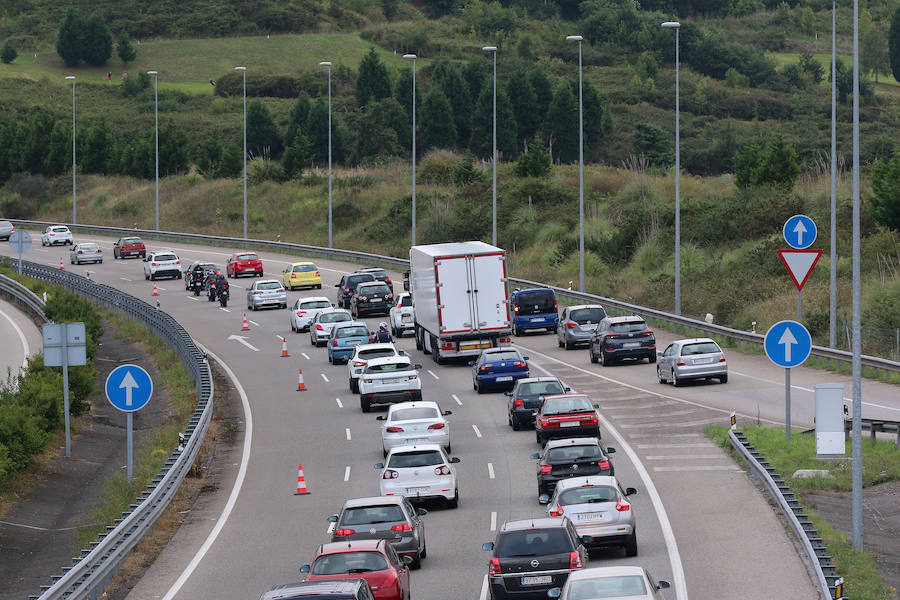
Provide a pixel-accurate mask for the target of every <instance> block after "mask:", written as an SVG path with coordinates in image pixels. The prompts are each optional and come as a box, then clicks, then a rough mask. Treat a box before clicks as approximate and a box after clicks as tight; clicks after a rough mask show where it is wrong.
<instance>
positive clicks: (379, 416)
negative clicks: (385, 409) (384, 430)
mask: <svg viewBox="0 0 900 600" xmlns="http://www.w3.org/2000/svg"><path fill="white" fill-rule="evenodd" d="M385 419H387V417H385V416H384V415H378V416H377V417H375V420H376V421H384V420H385Z"/></svg>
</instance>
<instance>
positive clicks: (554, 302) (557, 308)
mask: <svg viewBox="0 0 900 600" xmlns="http://www.w3.org/2000/svg"><path fill="white" fill-rule="evenodd" d="M553 312H559V304H557V303H556V298H553Z"/></svg>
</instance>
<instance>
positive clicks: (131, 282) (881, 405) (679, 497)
mask: <svg viewBox="0 0 900 600" xmlns="http://www.w3.org/2000/svg"><path fill="white" fill-rule="evenodd" d="M80 241H99V242H100V243H101V246H102V247H103V248H104V250H105V251H108V252H109V253H110V254H109V256H111V247H112V241H114V240H112V239H109V238H100V237H96V236H81V235H76V242H80ZM165 248H173V249H174V250H176V252H177V253H178V255H179V256H180V257H181V259H182V263H183V265H186V264H188V263H189V262H191V261H192V260H196V259H204V260H211V261H213V262H216V263H217V264H219V265H224V262H225V258H226V256H228V254H229V252H228V251H227V250H226V249H222V248H203V247H199V246H195V245H179V244H174V245H166V246H161V245H159V244H156V243H154V242H150V243H148V250H150V249H165ZM67 253H68V249H67V248H65V249H64V248H51V249H45V248H40V247H38V248H33V249H32V251H31V252H29V254H28V255H27V257H26V258H28V259H30V260H34V261H37V262H41V263H44V264H49V265H53V266H58V265H59V259H60V257H63V258H65V259H66V261H65V263H66V264H65V268H66V269H67V270H71V271H73V272H75V273H79V274H84V273H85V272H86V271H90V274H91V275H90V276H91V278H92V279H93V280H95V281H99V282H102V283H106V284H108V285H112V286H114V287H117V288H119V289H121V290H123V291H126V292H128V293H130V294H133V295H135V296H137V297H139V298H142V299H145V300H147V301H149V302H152V301H153V300H154V298H152V297H151V295H150V294H151V291H152V283H150V282H146V281H144V278H143V273H142V263H141V262H140V261H139V260H126V261H113V260H109V259H108V260H107V261H106V262H105V263H104V264H102V265H84V266H70V265H69V264H68V260H67ZM260 256H261V258H262V260H263V263H264V265H265V269H266V272H267V274H272V275H273V276H274V277H278V275H279V274H280V271H281V268H282V267H283V266H284V265H286V264H287V263H288V261H293V260H302V259H303V257H299V256H298V257H288V256H285V255H278V254H267V253H264V252H263V253H260ZM315 262H316V263H317V264H318V265H319V267H320V269H321V272H322V276H323V283H324V286H323V288H324V289H323V290H321V291H320V290H309V291H305V290H304V291H295V292H288V303H289V304H290V303H291V302H293V300H294V299H295V298H296V297H298V296H311V295H325V296H328V297H329V298H331V299H334V297H335V289H334V287H333V286H334V284H335V283H336V282H337V280H338V279H339V278H340V274H341V273H344V272H347V271H352V270H355V269H356V268H357V266H356V265H347V264H342V263H337V262H333V261H324V260H315ZM395 276H396V279H395V280H394V281H395V290H401V289H402V283H401V282H402V280H401V278H400V275H399V274H397V273H394V274H392V277H395ZM250 281H252V279H251V280H250ZM242 283H243V282H242V281H241V280H232V302H231V303H230V304H229V307H228V308H227V309H222V308H220V307H219V306H218V304H217V303H216V304H213V303H209V302H207V300H206V299H205V297H203V296H200V297H199V298H195V297H194V296H193V295H189V294H188V293H186V292H185V290H184V283H183V281H182V280H163V281H159V282H158V286H159V291H160V296H159V298H158V300H159V302H160V307H161V308H162V309H163V310H166V311H167V312H169V313H170V314H172V315H173V316H174V317H175V318H176V319H178V320H179V322H181V323H182V325H183V326H184V327H185V328H186V329H187V330H188V331H189V332H190V333H191V335H192V336H194V338H195V339H196V340H197V341H198V342H199V343H200V344H202V345H203V346H204V347H206V348H207V349H208V350H209V351H210V352H211V354H212V355H214V356H215V357H217V358H218V359H219V360H221V363H222V364H223V365H224V366H225V368H226V370H227V371H228V372H229V374H230V375H231V376H232V377H233V381H234V383H235V386H236V387H237V388H238V390H239V391H242V392H243V394H244V411H245V418H244V430H243V432H242V433H243V436H244V437H243V446H241V451H240V452H236V453H235V454H234V457H233V461H231V465H232V468H231V471H229V472H228V473H225V474H224V476H223V486H222V488H221V490H220V492H219V493H218V494H216V495H215V497H214V498H211V499H207V500H205V501H204V503H203V504H202V505H201V506H199V507H197V508H196V509H195V510H194V512H193V514H192V515H191V516H190V518H189V519H188V522H187V524H186V526H184V527H183V528H182V530H181V531H180V532H179V533H178V534H177V535H176V537H175V539H174V540H173V542H172V543H171V544H169V546H168V547H167V548H166V550H165V551H164V552H162V553H161V555H160V557H159V558H158V560H157V562H156V564H155V565H154V566H153V567H151V569H150V570H149V571H148V573H147V574H146V575H145V577H144V578H143V579H142V580H141V582H140V583H139V584H138V585H137V586H136V587H135V588H134V589H133V590H132V591H131V593H130V594H129V599H130V600H144V599H148V600H149V599H151V598H153V599H156V598H178V599H192V598H202V597H217V598H233V599H237V598H258V597H259V595H260V594H261V593H262V592H263V591H265V590H266V589H268V587H270V586H271V585H274V584H278V583H287V582H292V581H298V580H300V579H301V577H300V574H299V570H298V567H299V565H301V564H303V563H307V562H309V561H310V559H311V558H312V555H313V553H314V551H315V548H316V546H317V545H318V544H320V543H323V542H326V541H329V537H328V536H327V533H326V530H327V528H328V525H329V523H327V521H326V519H327V517H328V516H329V515H331V514H334V513H336V512H337V511H338V510H339V509H340V506H341V504H342V503H343V501H344V500H345V499H347V498H352V497H360V496H367V495H377V493H378V485H377V479H376V478H377V471H376V470H375V469H374V467H373V466H374V464H375V463H377V462H380V461H381V460H382V456H381V452H380V451H379V450H378V448H379V447H380V432H379V428H378V422H376V421H375V416H376V415H377V412H376V413H372V414H363V413H362V412H361V411H360V409H359V402H358V397H357V396H356V395H354V394H352V393H351V392H350V391H349V388H348V386H347V369H346V366H345V365H340V366H332V365H330V364H329V363H328V360H327V355H326V353H325V350H324V348H314V347H312V346H310V344H309V338H308V335H304V334H292V333H291V330H290V325H289V321H288V313H287V311H284V310H267V311H260V312H252V313H251V312H249V311H248V312H247V317H248V319H250V321H251V323H250V327H251V330H250V331H248V332H241V331H240V330H241V316H242V313H244V312H245V305H244V304H243V303H242V300H243V297H244V295H243V293H242V292H243V290H242V287H243V285H242ZM247 285H249V283H248V284H247ZM365 320H366V321H367V322H368V323H369V324H370V327H372V326H374V325H376V324H377V323H378V322H379V321H382V320H387V318H386V317H375V318H371V319H365ZM232 335H242V336H245V339H244V342H246V343H240V342H239V341H237V340H229V339H228V338H229V336H232ZM282 335H283V336H286V337H287V339H288V348H289V352H290V354H291V356H290V357H289V358H280V357H279V354H280V350H281V341H280V339H279V336H282ZM673 339H675V336H674V335H672V334H670V333H668V332H664V331H657V340H658V345H659V346H660V347H664V346H665V344H667V343H668V342H669V341H671V340H673ZM514 342H515V343H516V345H518V346H519V347H521V348H522V349H523V350H524V353H525V354H526V355H527V356H529V357H530V361H529V362H530V367H531V370H532V373H533V374H536V375H537V374H547V373H549V374H554V375H557V376H559V377H560V378H561V379H563V380H564V381H565V382H566V383H567V384H569V385H571V386H572V387H573V388H574V389H576V390H578V391H581V392H586V393H588V394H589V395H590V396H591V397H592V399H593V401H594V402H596V403H598V404H599V405H600V410H599V412H600V415H601V417H602V420H601V430H602V432H603V440H604V443H605V445H608V446H613V447H614V448H616V450H617V453H616V454H615V455H613V461H614V463H615V467H616V475H617V477H618V479H619V480H620V481H621V482H622V484H623V486H628V487H635V488H637V489H638V494H637V495H635V496H633V497H632V498H631V500H632V502H633V505H634V510H635V512H636V515H637V521H638V547H639V554H638V556H637V557H636V558H632V559H628V558H625V557H624V554H622V553H620V551H618V550H607V551H601V552H600V553H597V554H595V555H593V556H592V559H591V562H590V566H599V565H606V564H639V565H642V566H646V567H647V568H648V569H649V570H650V571H651V573H652V574H653V575H654V576H655V577H656V578H658V579H665V580H668V581H670V582H671V583H672V584H673V589H671V590H668V591H666V592H665V593H664V597H666V598H667V599H673V600H674V599H675V598H677V599H678V600H686V599H687V598H693V599H700V600H706V599H709V600H713V599H718V598H722V597H728V598H732V599H739V598H748V599H749V598H760V597H770V598H776V597H777V598H792V599H805V598H810V599H811V598H814V597H816V593H815V590H814V588H813V586H812V585H811V583H810V579H809V576H808V575H807V572H806V569H805V567H804V565H803V563H802V561H801V560H800V558H799V557H798V554H797V551H796V549H795V548H794V545H793V542H792V540H791V538H790V537H789V536H788V534H787V533H786V532H785V528H784V526H783V525H782V523H781V521H780V520H779V518H778V517H777V516H776V515H775V514H773V512H772V509H771V508H770V506H769V504H768V502H767V500H766V498H765V497H764V496H763V495H762V494H761V493H760V492H759V491H758V490H757V489H756V488H755V487H754V486H753V485H752V484H751V482H750V481H749V480H748V478H747V476H746V474H745V473H744V472H743V471H742V470H741V469H740V468H739V467H738V466H737V465H736V464H735V463H734V461H733V460H732V459H731V458H730V457H729V455H728V454H727V453H726V452H724V451H723V450H722V449H721V448H719V447H717V446H716V445H714V444H712V443H711V442H709V440H708V439H707V438H705V436H704V435H703V433H702V431H703V428H704V427H705V425H706V424H707V423H721V424H726V423H727V420H728V413H730V412H731V411H732V410H734V411H737V412H738V414H739V415H740V417H739V423H745V424H748V423H751V422H755V421H756V420H757V418H758V419H760V420H761V421H762V422H765V423H769V424H778V423H783V422H784V408H783V390H784V382H783V376H784V371H783V370H782V369H779V368H777V367H775V366H773V365H771V363H769V361H768V360H767V359H766V358H765V357H763V356H760V355H749V354H748V355H744V354H740V353H738V352H736V351H728V350H726V354H727V357H728V361H729V369H730V375H731V377H730V379H729V383H727V384H725V385H720V384H718V383H710V384H707V383H700V384H695V385H688V386H685V387H680V388H674V387H672V386H670V385H661V384H659V383H658V382H657V381H656V375H655V369H654V366H652V365H648V364H647V363H642V364H624V365H620V366H614V367H601V366H599V365H592V364H591V363H590V362H589V360H588V356H587V351H586V350H583V349H580V350H573V351H565V350H563V349H560V348H558V347H557V344H556V338H555V336H551V335H525V336H522V337H518V338H514ZM398 345H399V347H401V348H403V349H404V350H406V352H407V353H409V354H410V355H411V356H412V357H414V361H415V362H418V363H421V364H422V365H423V367H424V368H423V370H422V371H421V376H422V378H423V395H424V397H425V398H426V399H430V400H435V401H437V402H439V403H440V404H441V406H442V408H444V409H450V410H452V411H453V415H452V416H451V417H450V418H449V419H450V421H451V433H452V444H453V455H454V456H458V457H459V458H460V459H461V462H460V464H459V465H457V467H458V472H459V489H460V505H459V508H458V509H456V510H447V509H445V508H443V507H441V506H440V505H437V504H435V505H429V506H427V508H428V509H429V514H428V515H427V516H426V517H425V522H426V539H427V544H428V558H427V559H425V561H424V562H423V567H422V569H421V570H418V571H414V572H413V573H412V596H413V597H414V598H417V599H421V598H430V599H435V600H438V599H441V600H443V599H446V600H456V599H460V600H462V599H465V600H473V599H475V598H483V597H484V594H485V583H486V579H485V573H486V571H487V562H488V559H489V553H487V552H483V551H482V550H481V544H482V543H483V542H486V541H491V540H493V538H494V530H496V528H497V527H498V526H499V525H500V524H502V523H503V522H504V521H505V520H508V519H518V518H527V517H529V516H539V515H543V514H544V510H545V509H544V507H542V506H541V505H539V504H538V502H537V497H536V496H537V494H536V483H535V475H534V472H535V466H534V461H533V460H531V459H530V454H531V453H533V452H536V451H537V450H538V449H539V447H538V446H537V444H536V443H535V439H534V434H533V432H530V431H520V432H513V431H512V430H511V428H510V427H509V426H508V425H507V420H506V412H505V397H504V396H503V395H502V394H501V393H499V392H497V393H489V394H485V395H478V394H476V393H475V392H474V391H473V389H472V385H471V375H470V370H469V368H468V367H467V366H465V365H444V366H438V365H436V364H435V363H434V362H433V361H432V360H431V357H430V356H426V355H423V354H422V353H421V352H418V351H416V350H415V345H414V342H413V340H412V338H411V337H410V336H408V337H405V338H403V339H402V340H400V341H399V344H398ZM298 368H301V369H303V374H304V378H305V382H306V386H307V388H309V389H308V391H306V392H297V391H296V386H297V369H298ZM825 381H828V382H839V383H844V384H845V395H846V396H849V393H850V383H849V378H848V377H845V376H842V375H836V374H833V373H827V372H824V371H817V370H813V369H806V368H802V367H801V368H795V369H794V370H793V374H792V383H793V392H792V402H793V406H794V412H793V423H794V425H795V426H798V427H811V426H812V420H813V410H814V402H813V398H814V392H813V388H814V385H815V383H818V382H825ZM863 397H864V400H865V404H864V408H863V415H864V416H871V417H877V416H883V417H885V418H893V419H896V418H898V417H897V415H898V413H900V395H898V394H897V392H896V387H894V386H890V385H887V384H882V383H878V382H871V381H868V380H866V381H864V383H863ZM298 463H302V464H303V468H304V473H305V477H306V481H307V483H308V485H309V489H310V492H311V493H310V495H307V496H296V495H294V491H295V489H296V483H297V481H296V479H297V466H298ZM225 483H227V484H228V485H225Z"/></svg>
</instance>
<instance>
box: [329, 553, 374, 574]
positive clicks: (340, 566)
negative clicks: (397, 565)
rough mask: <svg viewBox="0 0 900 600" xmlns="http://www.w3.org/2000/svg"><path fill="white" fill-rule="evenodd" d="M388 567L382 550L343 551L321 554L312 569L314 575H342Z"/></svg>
mask: <svg viewBox="0 0 900 600" xmlns="http://www.w3.org/2000/svg"><path fill="white" fill-rule="evenodd" d="M387 568H388V565H387V561H386V560H385V559H384V556H383V555H382V554H381V553H380V552H343V553H341V554H326V555H324V556H320V557H319V558H318V559H317V560H316V562H315V563H313V566H312V569H311V570H312V574H313V575H340V574H341V573H368V572H369V571H384V570H385V569H387Z"/></svg>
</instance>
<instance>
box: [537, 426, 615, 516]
mask: <svg viewBox="0 0 900 600" xmlns="http://www.w3.org/2000/svg"><path fill="white" fill-rule="evenodd" d="M615 451H616V449H615V448H606V450H605V451H604V449H603V446H601V445H600V440H598V439H597V438H566V439H562V440H551V441H549V442H547V446H546V448H544V454H543V455H541V454H538V453H535V454H532V455H531V458H533V459H535V460H537V461H538V464H537V486H538V500H539V501H540V502H541V504H546V503H547V502H549V500H550V497H549V496H545V494H550V493H552V492H553V490H555V489H556V484H557V482H558V481H560V480H561V479H568V478H569V477H581V476H587V475H614V474H615V469H614V468H613V465H612V462H611V461H610V460H609V456H608V455H609V454H612V453H613V452H615Z"/></svg>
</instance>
